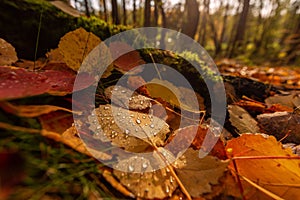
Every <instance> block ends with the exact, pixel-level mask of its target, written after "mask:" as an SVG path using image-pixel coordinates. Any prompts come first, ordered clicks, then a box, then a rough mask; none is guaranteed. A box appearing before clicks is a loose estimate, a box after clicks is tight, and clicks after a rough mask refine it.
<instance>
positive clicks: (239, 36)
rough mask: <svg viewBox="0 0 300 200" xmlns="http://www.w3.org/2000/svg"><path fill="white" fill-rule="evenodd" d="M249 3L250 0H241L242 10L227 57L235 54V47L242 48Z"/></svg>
mask: <svg viewBox="0 0 300 200" xmlns="http://www.w3.org/2000/svg"><path fill="white" fill-rule="evenodd" d="M249 5H250V0H244V1H243V10H242V12H241V14H240V19H239V22H238V25H237V30H236V34H235V37H234V40H233V45H232V47H233V48H232V49H231V52H230V54H229V57H232V56H233V55H234V54H235V50H236V47H239V49H240V50H242V47H243V42H244V41H243V40H244V35H245V30H246V23H247V16H248V12H249Z"/></svg>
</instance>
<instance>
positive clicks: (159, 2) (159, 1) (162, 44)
mask: <svg viewBox="0 0 300 200" xmlns="http://www.w3.org/2000/svg"><path fill="white" fill-rule="evenodd" d="M156 1H157V5H158V7H159V9H160V14H161V18H162V19H161V20H162V27H163V28H166V27H167V18H166V13H165V10H164V7H163V2H162V0H156ZM165 37H166V36H165V32H164V31H162V33H161V36H160V48H161V49H165Z"/></svg>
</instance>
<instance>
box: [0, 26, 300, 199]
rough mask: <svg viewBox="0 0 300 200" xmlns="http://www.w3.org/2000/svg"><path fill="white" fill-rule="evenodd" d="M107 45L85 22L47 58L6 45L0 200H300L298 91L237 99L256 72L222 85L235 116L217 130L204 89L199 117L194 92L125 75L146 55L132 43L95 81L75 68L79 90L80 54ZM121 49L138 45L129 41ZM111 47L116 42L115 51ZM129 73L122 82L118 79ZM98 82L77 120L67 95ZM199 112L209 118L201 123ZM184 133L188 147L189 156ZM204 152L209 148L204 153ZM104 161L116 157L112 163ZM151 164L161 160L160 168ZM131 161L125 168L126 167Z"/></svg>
mask: <svg viewBox="0 0 300 200" xmlns="http://www.w3.org/2000/svg"><path fill="white" fill-rule="evenodd" d="M100 42H101V40H100V39H99V38H98V37H97V36H95V35H93V34H92V33H88V32H86V31H85V30H84V29H82V28H80V29H77V30H75V31H73V32H70V33H67V34H66V35H65V36H64V37H62V38H61V40H60V42H59V45H58V48H57V49H54V50H51V51H50V52H49V53H48V54H47V59H46V60H40V61H37V62H31V61H24V60H23V61H17V59H16V55H15V54H14V53H13V52H14V50H13V47H12V46H10V45H8V44H7V46H8V47H7V49H9V48H10V51H8V52H10V53H7V54H4V53H3V54H1V57H0V65H1V67H0V91H1V92H0V101H1V102H0V119H1V122H0V128H1V129H2V131H3V134H2V135H1V148H0V151H1V153H0V167H1V174H0V177H1V179H3V180H7V181H6V183H5V184H4V185H3V187H1V191H0V195H1V197H2V198H7V197H8V196H11V198H18V199H30V198H31V199H44V198H56V199H65V198H72V199H73V198H79V199H81V198H82V199H97V198H98V199H99V198H101V197H108V196H114V197H116V198H138V199H141V198H142V199H166V198H171V199H228V198H232V199H296V198H297V197H298V194H299V192H300V189H299V182H300V169H299V167H300V160H299V159H300V157H299V156H298V155H297V154H299V146H298V145H299V143H300V136H299V134H300V133H299V130H300V129H299V120H300V117H299V116H298V112H297V111H298V108H299V106H300V100H299V96H298V93H297V91H296V90H292V91H291V90H284V91H283V90H280V88H277V89H276V91H275V92H274V89H273V90H268V91H262V93H263V94H267V95H266V96H265V98H264V99H263V101H262V100H261V99H262V98H263V97H261V96H260V98H259V99H260V101H258V100H257V98H255V96H256V94H255V93H254V94H253V96H251V98H249V97H247V96H242V97H241V96H240V95H237V93H238V92H239V94H243V92H241V91H239V90H240V88H239V85H242V83H243V81H245V82H246V83H248V82H249V77H241V76H240V75H239V77H238V80H239V81H240V82H241V84H232V83H233V81H231V82H230V81H228V82H226V81H225V87H226V94H227V100H228V102H229V104H228V116H227V121H226V123H225V127H220V126H218V125H217V123H216V122H214V123H210V122H212V121H213V120H212V119H210V118H209V114H206V113H207V112H206V111H207V109H208V108H207V104H205V101H206V99H205V97H206V96H205V94H201V93H196V98H197V101H195V102H194V103H196V104H197V105H196V107H199V108H200V112H199V113H198V110H197V111H195V110H193V109H192V108H191V107H188V106H187V105H185V102H190V101H191V100H190V99H189V97H190V96H191V95H190V94H192V93H193V94H194V91H191V90H190V89H188V88H184V87H180V86H175V85H173V84H172V83H170V82H168V81H162V80H159V79H156V80H154V81H153V82H152V83H151V84H145V83H146V82H145V80H144V79H143V78H142V77H141V76H139V73H141V71H138V72H136V73H135V74H131V73H129V74H126V75H124V74H125V73H126V72H128V71H129V70H131V69H133V67H135V66H138V65H140V64H143V63H146V61H145V60H144V57H141V56H140V54H139V52H137V51H134V50H133V49H132V51H131V52H130V53H128V54H125V55H123V56H121V57H119V58H118V59H116V60H115V61H114V62H113V63H112V65H111V66H109V67H108V68H107V70H106V71H105V72H104V74H103V76H102V78H101V79H100V81H99V83H97V85H95V84H94V81H95V80H94V77H92V76H89V75H88V74H79V76H82V77H81V80H84V81H83V82H82V84H81V85H80V87H76V90H74V89H73V85H74V81H75V78H76V76H77V71H78V69H79V68H80V66H81V63H82V61H83V59H84V57H85V56H86V55H87V54H88V53H89V52H90V51H91V50H92V49H93V48H94V47H95V46H97V45H98V44H99V43H100ZM120 45H121V46H120ZM122 45H123V46H122ZM117 47H118V48H121V47H122V48H131V47H130V46H128V45H126V44H118V45H117ZM115 48H116V47H114V46H113V44H112V46H110V47H108V49H110V50H113V51H114V50H115ZM6 55H7V56H8V57H9V59H8V58H7V57H4V56H6ZM154 59H158V58H157V57H154ZM142 70H143V69H142ZM186 73H188V72H186ZM231 75H232V74H231ZM124 76H126V84H125V85H124V86H116V85H115V84H116V83H117V81H118V78H120V77H124ZM247 81H248V82H247ZM252 81H255V83H256V85H259V86H262V85H263V86H265V87H258V88H263V89H268V85H265V84H264V83H262V82H258V81H257V80H252ZM154 83H157V84H154ZM140 85H142V86H141V87H138V89H137V90H135V91H133V88H136V86H140ZM162 85H164V86H165V87H163V86H162ZM125 86H126V87H125ZM92 87H96V91H97V93H96V94H95V100H96V102H95V104H96V105H93V106H96V108H95V109H94V110H93V111H92V112H91V113H88V115H89V117H88V120H87V121H80V120H77V121H75V122H74V119H73V115H74V116H81V115H82V114H83V112H84V111H82V110H80V109H78V110H72V109H71V107H72V103H73V104H74V103H77V104H76V108H80V107H82V106H83V105H81V102H72V96H71V95H72V94H75V93H81V92H82V93H84V91H86V90H89V89H90V88H92ZM171 91H172V92H171ZM176 91H178V92H176ZM179 91H180V92H179ZM258 93H259V91H258ZM183 94H184V95H183ZM114 95H115V96H114ZM112 96H114V97H115V98H113V97H112ZM178 97H179V98H178ZM126 100H127V101H128V103H129V104H128V105H127V104H125V103H124V102H126ZM179 102H180V103H179ZM85 106H86V105H85ZM114 110H116V111H117V114H116V116H114V115H113V111H114ZM127 110H129V112H128V111H127ZM182 110H186V111H188V112H189V113H190V117H189V118H186V119H185V120H186V121H187V122H186V124H189V120H199V123H198V124H196V125H187V126H184V127H180V126H179V121H180V119H181V117H182V114H181V111H182ZM195 113H197V114H200V116H201V118H200V119H194V118H193V117H192V116H193V114H195ZM85 114H86V113H85ZM122 124H126V128H124V127H122ZM78 127H80V128H79V129H78ZM78 130H80V132H79V131H78ZM193 133H195V134H193ZM79 136H80V137H81V138H80V137H79ZM145 136H146V137H145ZM82 138H84V139H85V140H88V141H92V142H91V145H85V144H84V143H83V140H82ZM204 139H206V140H208V142H211V145H213V146H214V147H213V149H212V150H211V151H210V152H205V150H206V146H204V145H203V141H204ZM186 141H190V142H191V144H190V145H189V146H188V148H187V150H186V151H185V152H181V150H182V146H184V145H185V142H186ZM214 141H217V142H216V143H215V142H214ZM172 142H175V143H176V144H178V145H177V146H176V148H175V149H172V152H173V153H171V152H170V151H169V150H167V149H165V148H163V147H165V146H167V145H168V144H170V143H172ZM108 144H112V145H113V147H121V148H122V149H124V150H126V151H129V152H135V153H142V152H152V154H153V160H148V159H146V158H144V157H142V156H133V157H125V156H124V155H122V153H118V151H117V152H116V154H115V155H114V156H111V154H110V153H111V152H113V151H114V148H111V147H110V146H109V145H108ZM181 145H182V146H181ZM99 148H101V151H100V150H99ZM75 151H76V152H77V153H76V152H75ZM203 153H204V154H205V153H208V155H206V156H201V155H202V154H203ZM95 158H96V159H95ZM154 158H155V159H154ZM98 160H102V161H105V162H110V161H111V162H113V161H115V160H117V161H118V162H117V164H116V165H115V166H114V169H111V168H108V167H106V166H103V165H102V164H101V163H100V162H99V161H98ZM174 160H175V161H174ZM173 161H174V162H173ZM16 163H18V164H16ZM22 163H24V165H23V164H22ZM155 164H157V165H158V166H160V165H163V166H164V167H161V168H160V169H159V170H154V169H155V166H154V165H155ZM16 165H19V166H16ZM12 166H14V167H12ZM28 168H29V170H28ZM124 168H125V169H127V171H126V170H125V172H124V170H118V169H124ZM4 171H5V172H9V173H5V172H4ZM3 172H4V173H3ZM132 172H139V173H132ZM12 174H13V175H12ZM39 177H42V178H39Z"/></svg>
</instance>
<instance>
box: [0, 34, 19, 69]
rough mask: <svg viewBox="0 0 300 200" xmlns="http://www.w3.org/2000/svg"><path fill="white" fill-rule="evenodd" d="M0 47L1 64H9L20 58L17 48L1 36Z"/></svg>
mask: <svg viewBox="0 0 300 200" xmlns="http://www.w3.org/2000/svg"><path fill="white" fill-rule="evenodd" d="M0 47H1V48H0V66H1V65H8V66H9V65H12V64H13V63H14V62H16V61H17V60H18V57H17V53H16V51H15V48H14V47H13V46H12V45H11V44H10V43H8V42H6V41H5V40H3V39H2V38H0Z"/></svg>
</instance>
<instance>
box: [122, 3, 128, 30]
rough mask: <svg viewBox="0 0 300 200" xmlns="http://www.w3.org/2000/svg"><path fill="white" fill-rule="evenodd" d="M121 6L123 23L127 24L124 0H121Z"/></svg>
mask: <svg viewBox="0 0 300 200" xmlns="http://www.w3.org/2000/svg"><path fill="white" fill-rule="evenodd" d="M122 7H123V24H124V25H127V13H126V0H122Z"/></svg>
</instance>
